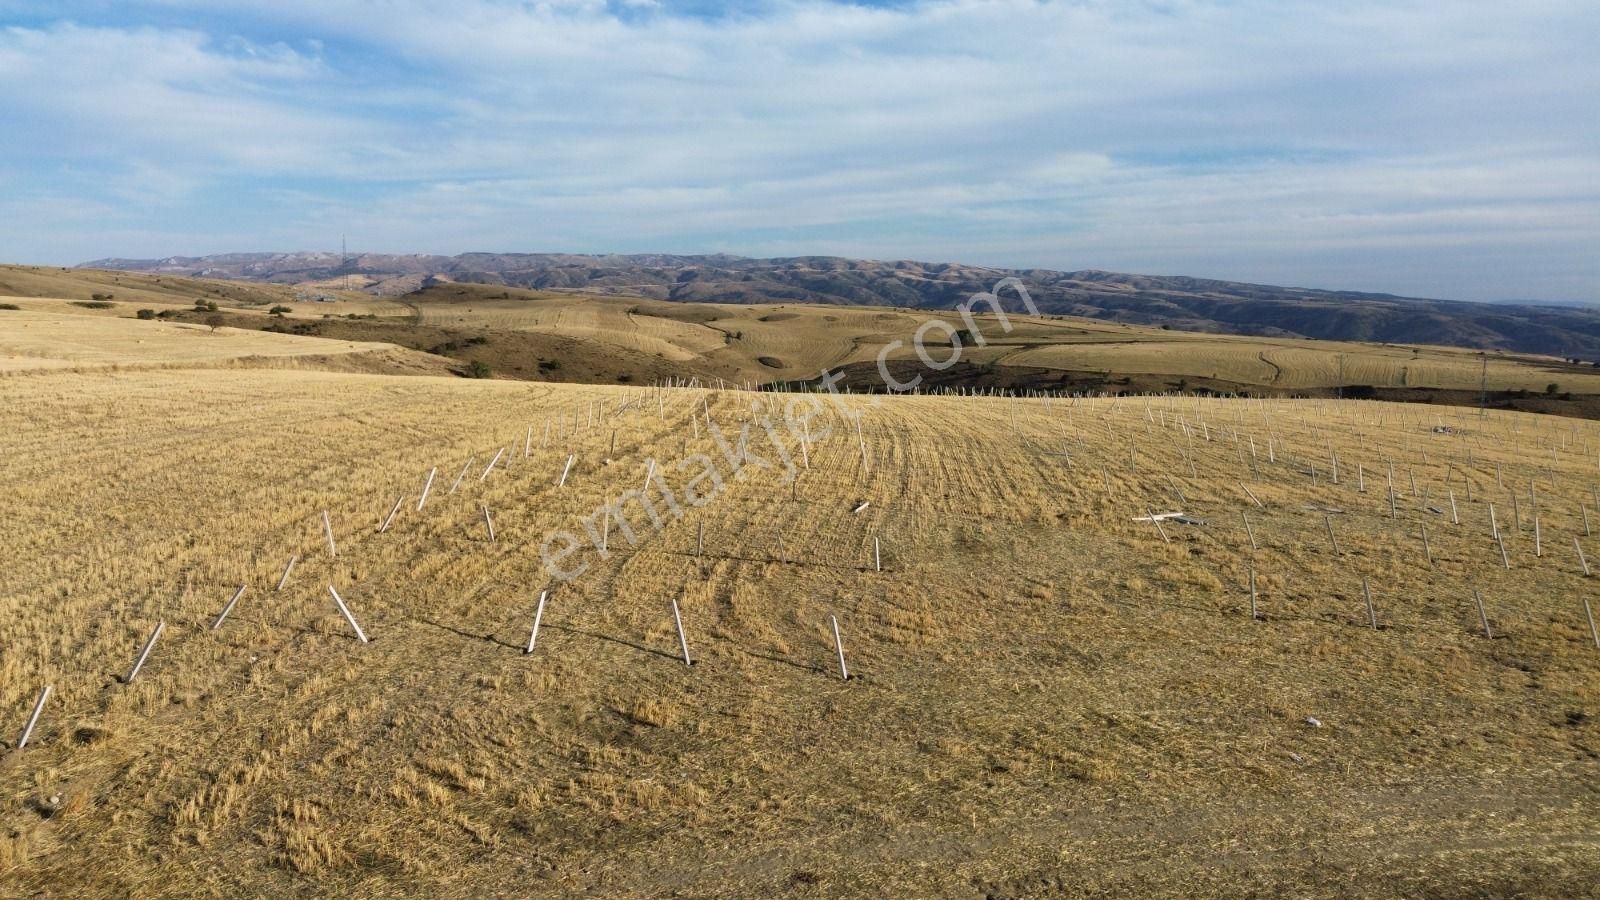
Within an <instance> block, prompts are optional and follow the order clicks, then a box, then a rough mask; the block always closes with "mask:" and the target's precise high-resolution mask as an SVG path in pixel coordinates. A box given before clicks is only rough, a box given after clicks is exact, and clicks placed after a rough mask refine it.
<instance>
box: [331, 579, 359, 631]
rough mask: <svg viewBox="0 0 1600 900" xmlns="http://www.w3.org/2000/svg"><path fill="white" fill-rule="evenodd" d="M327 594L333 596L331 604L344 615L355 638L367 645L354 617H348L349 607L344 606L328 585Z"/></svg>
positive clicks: (337, 593)
mask: <svg viewBox="0 0 1600 900" xmlns="http://www.w3.org/2000/svg"><path fill="white" fill-rule="evenodd" d="M328 593H330V594H332V595H333V602H334V603H337V604H338V605H339V612H341V613H344V620H345V621H346V622H349V623H350V627H351V628H354V629H355V630H356V637H358V638H360V639H361V643H363V644H365V643H367V633H366V632H365V631H362V630H361V625H360V624H358V623H357V622H356V617H355V616H352V615H350V607H348V606H345V605H344V598H343V597H341V596H339V592H338V591H336V590H334V589H333V585H331V584H330V585H328Z"/></svg>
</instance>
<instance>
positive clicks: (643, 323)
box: [0, 269, 1600, 417]
mask: <svg viewBox="0 0 1600 900" xmlns="http://www.w3.org/2000/svg"><path fill="white" fill-rule="evenodd" d="M91 274H92V273H91ZM59 275H60V273H59V272H53V271H35V270H23V272H22V274H21V275H19V274H18V272H17V270H14V269H13V270H7V269H0V282H4V279H6V278H9V279H10V282H9V283H12V284H13V285H14V286H19V285H20V286H26V287H27V288H28V289H29V291H30V292H31V294H30V295H29V296H31V297H35V298H42V297H51V296H54V297H59V298H67V299H66V301H65V302H60V303H56V304H54V305H52V304H50V303H49V301H47V300H45V299H32V300H20V299H18V300H13V302H12V305H18V306H21V307H23V308H24V309H25V310H31V311H34V312H44V311H50V312H55V313H63V314H72V315H99V316H105V317H112V318H122V319H127V318H133V317H135V316H136V315H137V314H138V311H139V310H140V309H147V310H149V312H148V313H146V315H153V316H158V317H159V318H160V320H161V321H163V322H167V323H177V324H184V325H194V326H207V325H208V323H210V324H214V323H216V322H219V321H220V322H221V323H222V324H223V326H224V330H225V331H226V330H233V331H240V330H267V331H274V332H278V333H281V334H286V335H292V336H297V337H319V338H326V339H330V340H332V341H335V342H339V343H342V344H346V345H348V344H351V343H357V344H388V345H393V346H396V347H401V348H406V349H408V350H411V351H416V352H418V353H422V354H427V355H430V356H435V357H444V358H448V360H449V361H445V360H434V361H433V362H432V363H431V365H434V366H436V367H437V368H438V370H441V371H442V370H447V369H453V370H454V371H456V372H458V373H461V374H469V373H470V374H475V375H478V376H480V377H495V378H514V379H520V380H531V381H546V382H580V383H600V384H617V383H621V384H647V383H652V382H657V381H665V380H668V379H670V378H673V377H677V376H682V377H698V378H700V379H702V380H703V381H704V382H706V383H712V384H715V383H718V382H719V380H720V382H722V383H735V384H750V385H756V384H768V385H771V384H787V385H795V384H801V383H806V382H812V383H815V382H817V381H818V380H819V379H820V377H821V376H822V373H823V372H824V371H835V370H836V371H839V372H842V373H843V374H844V381H843V382H841V384H842V385H843V386H845V387H848V388H849V389H851V390H855V391H862V390H876V391H883V390H886V389H887V388H886V384H887V382H886V379H885V377H884V374H883V372H884V371H885V370H887V371H888V372H889V374H890V376H891V377H892V378H893V379H894V380H895V381H896V382H898V383H900V384H910V383H912V382H913V381H914V379H916V378H918V377H921V378H922V381H921V382H916V383H917V384H918V385H919V386H921V387H923V388H925V389H936V388H957V387H961V388H997V387H1000V388H1013V389H1026V390H1040V391H1052V392H1066V393H1071V392H1080V393H1082V392H1114V393H1144V392H1166V391H1180V392H1192V391H1209V392H1217V393H1241V392H1242V393H1250V394H1256V395H1265V396H1295V395H1303V396H1334V395H1336V394H1338V393H1340V392H1341V391H1346V392H1348V393H1351V394H1352V395H1354V396H1364V397H1379V398H1391V399H1403V400H1410V401H1417V400H1421V401H1429V402H1441V403H1453V404H1471V405H1476V404H1477V403H1478V402H1479V401H1480V400H1481V399H1482V396H1483V395H1482V390H1483V389H1485V388H1486V389H1487V390H1488V392H1489V396H1488V399H1489V402H1490V404H1491V405H1494V406H1499V407H1508V408H1510V407H1514V408H1524V409H1536V410H1539V411H1546V412H1562V413H1567V414H1572V415H1582V416H1591V417H1592V416H1595V415H1600V402H1597V398H1600V369H1596V368H1595V367H1593V366H1588V365H1574V364H1572V363H1570V362H1569V361H1566V360H1561V359H1556V358H1552V357H1541V356H1529V355H1520V354H1510V353H1499V352H1496V353H1488V354H1484V353H1480V352H1475V351H1469V350H1465V349H1460V348H1450V347H1440V346H1433V345H1427V344H1416V343H1391V344H1383V343H1378V344H1372V343H1354V342H1329V341H1308V340H1303V339H1298V338H1288V337H1275V338H1269V337H1240V336H1232V335H1216V334H1202V333H1195V332H1185V331H1181V330H1173V329H1164V328H1156V327H1142V326H1133V325H1125V324H1117V323H1108V322H1103V321H1097V320H1094V319H1086V318H1075V317H1070V316H1028V315H1025V314H1023V313H1022V311H1021V309H1020V304H1018V303H1017V302H1016V300H1015V298H1013V297H1010V296H1009V295H1008V298H1007V303H1006V304H1005V306H1004V309H1006V310H1007V312H1006V314H1005V316H1004V318H1002V317H1000V316H998V315H996V314H995V313H994V312H993V311H992V308H991V307H989V306H987V305H983V304H980V305H977V306H976V307H974V309H973V312H972V314H971V315H970V316H967V317H963V316H962V315H960V314H958V310H957V309H956V308H955V307H954V306H952V307H951V308H948V309H943V310H915V309H895V308H884V307H863V306H818V305H807V304H755V305H750V304H746V305H736V304H721V303H690V302H681V301H665V300H652V299H649V298H646V297H642V296H634V297H626V296H596V295H593V294H587V293H581V292H571V291H567V292H553V291H548V290H522V289H517V288H503V287H489V286H484V285H472V284H437V285H434V286H432V287H429V288H425V289H422V290H419V291H416V292H413V293H410V294H407V295H404V296H402V297H398V298H392V299H386V298H376V297H372V296H369V295H365V294H361V293H357V292H339V291H332V292H325V291H322V290H320V289H309V288H304V287H301V288H296V289H294V290H291V289H289V288H287V287H282V286H276V285H267V286H261V287H260V288H259V290H263V291H267V292H269V293H268V294H266V295H262V296H249V297H237V298H231V299H230V298H227V297H222V299H221V301H220V302H219V301H218V297H219V296H220V295H219V293H218V292H225V291H229V290H233V289H234V285H232V284H230V283H228V282H214V281H208V280H199V281H191V280H188V279H182V278H176V277H173V276H169V275H162V276H152V275H139V274H127V273H123V274H114V273H100V274H99V275H97V276H96V277H97V278H98V277H102V276H103V277H104V278H107V279H115V281H116V286H117V287H120V288H121V289H122V290H123V291H124V295H123V296H125V297H128V298H132V299H123V298H122V297H118V298H117V299H113V300H110V301H103V302H105V303H109V304H110V305H109V306H103V308H98V309H95V308H86V307H87V306H92V305H94V301H92V300H87V299H84V300H80V299H77V298H78V297H80V296H81V297H84V298H89V297H92V296H94V295H95V294H100V295H101V296H105V294H104V293H101V291H100V284H99V282H98V281H89V282H82V281H79V280H76V279H79V278H80V277H84V276H83V275H82V274H81V273H80V271H79V270H71V271H69V272H68V273H67V274H66V275H65V276H61V277H62V278H63V280H62V281H60V282H57V281H56V280H55V279H56V278H57V277H58V276H59ZM24 276H26V277H24ZM157 281H159V282H160V283H159V284H157V283H156V282H157ZM156 292H159V293H156ZM272 292H276V293H272ZM196 301H199V302H200V303H201V304H212V303H217V304H218V309H217V310H210V309H207V308H201V307H197V306H195V302H196ZM4 302H5V298H3V297H0V303H4ZM4 314H5V311H4V310H0V316H3V315H4ZM12 314H13V315H15V313H12ZM4 321H5V320H4V319H3V318H0V324H3V322H4ZM919 333H921V334H922V335H923V337H924V341H923V344H924V346H923V352H924V353H925V354H927V356H928V358H929V359H930V360H933V361H935V362H936V363H937V364H939V365H943V364H944V363H945V362H947V361H953V362H952V364H951V365H950V366H949V367H947V368H933V367H930V366H929V365H928V364H926V363H924V362H922V361H921V359H920V357H919V355H918V351H917V340H916V337H917V335H918V334H919ZM5 335H6V331H5V330H0V343H3V341H4V340H5ZM956 344H959V346H955V345H956ZM206 352H210V351H209V350H207V351H206ZM880 359H881V360H882V363H881V364H880V362H879V360H880Z"/></svg>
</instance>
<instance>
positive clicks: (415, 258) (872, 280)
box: [82, 253, 1600, 360]
mask: <svg viewBox="0 0 1600 900" xmlns="http://www.w3.org/2000/svg"><path fill="white" fill-rule="evenodd" d="M82 267H83V268H96V269H114V270H123V271H134V272H155V273H168V274H173V275H186V276H195V277H207V278H232V279H244V280H250V281H264V282H276V283H283V284H294V283H305V282H312V283H318V282H322V283H327V282H332V281H335V280H340V279H345V278H349V279H350V281H351V286H352V287H357V286H359V287H361V288H362V289H364V290H367V291H369V292H372V293H376V294H384V295H391V296H398V295H402V294H407V293H411V292H413V291H416V290H419V289H422V288H425V287H428V286H431V285H434V284H438V283H441V282H465V283H477V284H492V285H506V286H511V287H522V288H537V289H545V290H565V291H585V292H595V293H606V294H618V295H637V296H645V297H650V298H654V299H658V300H674V301H693V302H701V303H744V304H748V303H827V304H847V305H881V306H900V307H913V308H929V309H935V308H942V309H948V308H950V307H951V306H953V305H955V304H956V303H959V302H961V301H963V300H965V299H966V298H967V297H968V296H970V295H971V294H972V293H973V292H975V291H981V290H987V289H989V288H990V287H992V286H993V285H994V283H995V282H996V281H998V280H1000V279H1001V278H1005V277H1007V276H1016V277H1018V278H1021V279H1022V280H1023V281H1024V282H1025V283H1026V284H1027V285H1028V289H1029V291H1030V292H1031V294H1032V296H1033V299H1034V301H1035V302H1036V303H1037V304H1038V306H1039V308H1040V310H1041V311H1043V312H1045V313H1048V314H1056V315H1075V316H1087V317H1090V318H1096V319H1104V320H1108V321H1115V322H1124V323H1131V324H1140V325H1158V326H1160V325H1165V326H1169V327H1171V328H1174V329H1181V330H1185V331H1207V332H1222V333H1232V334H1245V335H1260V336H1270V337H1310V338H1319V339H1325V340H1347V341H1377V342H1405V343H1429V344H1446V345H1453V346H1460V347H1471V348H1493V349H1502V350H1512V351H1517V352H1522V353H1540V354H1548V355H1552V356H1560V357H1570V358H1578V359H1583V360H1600V310H1596V309H1592V308H1583V307H1562V306H1553V305H1541V304H1532V303H1505V304H1493V303H1466V302H1460V301H1450V300H1435V299H1423V298H1412V297H1398V296H1394V295H1390V294H1370V293H1359V292H1354V291H1328V290H1313V289H1307V288H1292V287H1277V286H1273V285H1260V284H1247V283H1242V282H1233V281H1217V280H1212V279H1204V278H1188V277H1184V276H1155V275H1129V274H1121V273H1116V272H1103V271H1098V270H1094V269H1086V270H1083V271H1077V272H1058V271H1052V270H1049V269H1025V270H1012V269H997V268H989V267H984V266H968V265H960V264H955V263H921V262H910V261H897V262H879V261H874V260H856V259H844V258H840V257H826V256H803V257H794V258H788V259H750V258H746V257H739V256H727V255H707V256H675V255H669V254H636V255H597V256H587V255H577V254H559V253H464V254H461V255H459V256H430V255H421V254H412V255H395V254H371V253H368V254H360V255H355V256H351V257H349V258H344V257H341V256H339V255H338V254H332V253H232V254H222V255H216V256H205V257H168V258H166V259H150V260H136V259H101V260H95V261H93V262H89V263H84V264H83V266H82Z"/></svg>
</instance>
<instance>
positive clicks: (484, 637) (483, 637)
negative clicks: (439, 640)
mask: <svg viewBox="0 0 1600 900" xmlns="http://www.w3.org/2000/svg"><path fill="white" fill-rule="evenodd" d="M417 621H418V622H421V623H422V624H424V625H431V626H433V627H434V628H438V629H440V630H441V631H448V632H450V633H451V634H454V635H459V636H461V637H464V638H467V639H468V640H474V641H486V642H488V643H491V644H499V645H500V646H502V647H507V648H510V649H512V650H515V651H517V652H518V653H521V652H522V651H523V650H524V649H525V648H524V647H522V646H520V645H517V644H512V643H508V642H506V641H502V640H500V639H499V638H497V637H495V636H494V634H493V633H492V632H491V633H489V634H473V633H472V632H470V631H466V630H464V629H461V628H457V627H455V626H454V625H446V624H444V623H443V622H435V621H434V620H432V619H418V620H417Z"/></svg>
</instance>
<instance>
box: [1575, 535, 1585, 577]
mask: <svg viewBox="0 0 1600 900" xmlns="http://www.w3.org/2000/svg"><path fill="white" fill-rule="evenodd" d="M1572 549H1574V550H1576V551H1578V563H1579V564H1580V565H1582V566H1583V574H1584V575H1585V576H1587V575H1588V574H1589V561H1588V560H1586V559H1584V558H1583V545H1582V544H1580V543H1578V539H1577V538H1576V537H1574V538H1573V539H1572Z"/></svg>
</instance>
